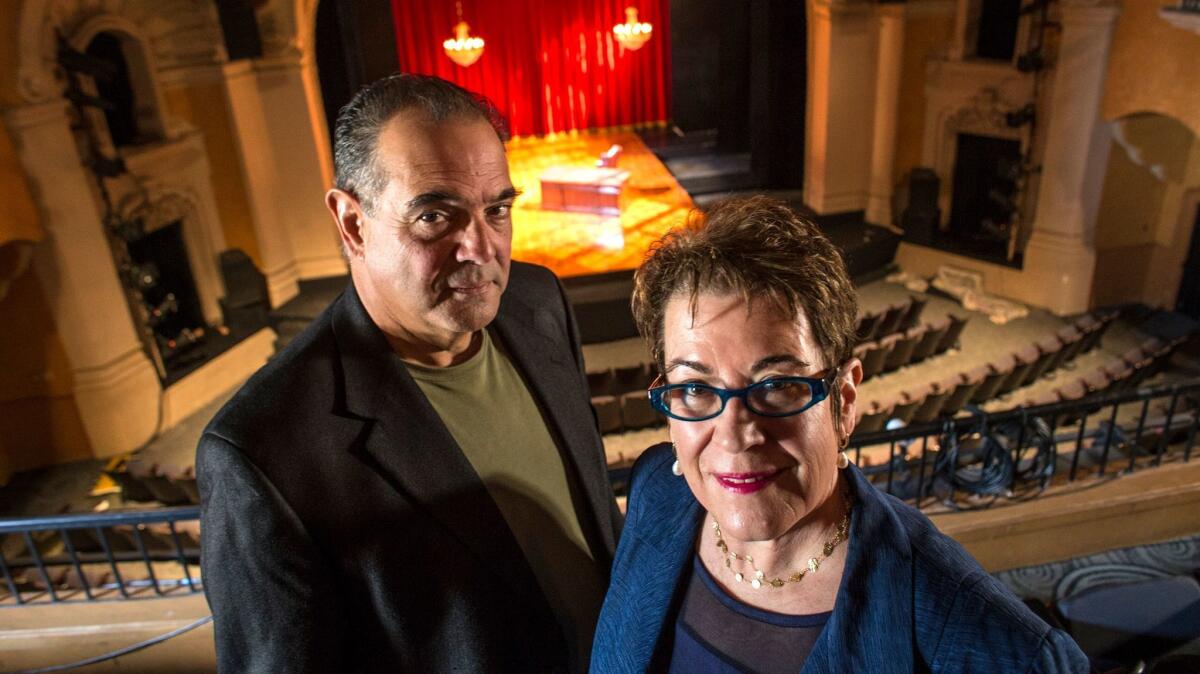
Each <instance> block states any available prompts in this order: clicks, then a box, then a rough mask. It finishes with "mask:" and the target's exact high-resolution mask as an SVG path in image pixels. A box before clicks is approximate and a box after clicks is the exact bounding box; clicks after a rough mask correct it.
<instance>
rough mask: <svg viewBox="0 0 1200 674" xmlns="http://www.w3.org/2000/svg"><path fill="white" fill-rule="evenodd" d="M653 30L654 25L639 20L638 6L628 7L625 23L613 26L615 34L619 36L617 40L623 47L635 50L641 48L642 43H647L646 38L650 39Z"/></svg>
mask: <svg viewBox="0 0 1200 674" xmlns="http://www.w3.org/2000/svg"><path fill="white" fill-rule="evenodd" d="M653 30H654V26H651V25H650V24H648V23H639V22H638V11H637V8H636V7H626V8H625V23H619V24H617V25H615V26H613V35H615V36H616V37H617V42H620V43H621V46H622V47H625V48H626V49H629V50H634V49H641V48H642V45H644V44H646V40H649V39H650V33H651V32H652V31H653Z"/></svg>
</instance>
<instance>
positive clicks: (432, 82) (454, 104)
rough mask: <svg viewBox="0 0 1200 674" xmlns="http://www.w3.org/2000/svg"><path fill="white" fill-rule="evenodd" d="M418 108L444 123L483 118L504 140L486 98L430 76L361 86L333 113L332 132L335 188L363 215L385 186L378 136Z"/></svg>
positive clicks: (408, 75)
mask: <svg viewBox="0 0 1200 674" xmlns="http://www.w3.org/2000/svg"><path fill="white" fill-rule="evenodd" d="M408 109H416V110H419V111H421V112H423V113H425V114H426V115H428V116H429V117H430V119H433V120H434V121H438V122H440V121H443V120H446V119H450V118H454V117H466V118H468V119H470V118H473V117H478V118H480V119H483V120H486V121H487V122H488V123H489V124H491V125H492V128H493V129H495V130H496V136H497V137H499V138H500V141H501V142H503V141H506V140H508V129H507V125H506V124H505V121H504V118H503V116H502V115H501V114H500V111H499V110H497V109H496V106H494V105H492V104H491V102H489V101H488V100H487V99H486V98H484V97H483V96H480V95H479V94H475V93H472V92H470V91H467V90H466V89H463V88H462V87H460V86H458V85H457V84H454V83H452V82H447V81H446V80H443V79H441V78H439V77H433V76H432V75H414V74H411V73H397V74H395V75H389V76H387V77H384V78H383V79H380V80H376V81H374V82H372V83H371V84H368V85H367V86H365V87H363V88H362V89H360V90H359V91H358V93H356V94H355V95H354V98H352V99H350V102H349V103H347V104H346V105H345V107H343V108H342V109H341V111H340V112H338V118H337V125H336V126H335V128H334V133H333V166H334V184H335V186H336V187H337V188H338V189H340V190H343V191H345V192H348V193H350V194H352V195H354V198H355V199H358V202H359V203H360V204H362V206H363V209H365V210H366V211H367V212H368V213H372V212H374V206H375V204H374V200H375V197H377V196H379V193H380V191H382V190H383V188H384V185H385V184H386V182H387V176H386V175H383V174H382V173H381V172H380V171H378V170H377V168H376V166H375V151H376V148H378V146H379V133H380V132H381V131H382V130H383V126H384V125H385V124H387V122H388V121H390V120H391V119H392V118H393V117H395V116H396V115H397V114H399V113H401V112H403V111H405V110H408Z"/></svg>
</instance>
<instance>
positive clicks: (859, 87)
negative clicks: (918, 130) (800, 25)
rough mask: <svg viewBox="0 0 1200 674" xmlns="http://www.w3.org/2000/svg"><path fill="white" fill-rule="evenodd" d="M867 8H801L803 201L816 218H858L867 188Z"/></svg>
mask: <svg viewBox="0 0 1200 674" xmlns="http://www.w3.org/2000/svg"><path fill="white" fill-rule="evenodd" d="M872 6H873V5H872V3H870V2H864V1H863V0H809V2H808V115H807V125H806V132H805V145H806V148H805V158H804V201H805V203H807V204H808V205H809V206H811V207H812V208H813V209H814V210H815V211H816V212H817V213H841V212H846V211H858V210H863V209H865V208H866V206H867V191H868V185H869V182H870V167H871V137H870V136H869V135H868V134H865V133H863V131H862V130H863V129H865V128H870V126H871V124H872V121H873V118H874V115H873V113H872V108H873V99H874V96H875V87H874V86H873V84H872V83H873V82H874V81H875V65H876V63H875V31H873V30H872V26H871V16H872Z"/></svg>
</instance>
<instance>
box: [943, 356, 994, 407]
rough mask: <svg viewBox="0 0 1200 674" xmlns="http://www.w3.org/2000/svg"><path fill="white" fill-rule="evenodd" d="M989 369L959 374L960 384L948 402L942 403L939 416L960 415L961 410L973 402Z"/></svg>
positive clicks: (947, 399)
mask: <svg viewBox="0 0 1200 674" xmlns="http://www.w3.org/2000/svg"><path fill="white" fill-rule="evenodd" d="M987 372H988V370H987V368H985V367H984V368H976V369H975V370H972V371H971V372H968V373H961V372H960V373H959V374H958V375H956V376H957V378H958V384H957V386H955V388H954V390H953V391H952V392H951V393H950V395H948V396H946V401H945V402H944V403H942V409H941V410H940V411H939V414H940V415H941V416H943V417H952V416H954V415H956V414H958V412H959V410H961V409H962V408H963V406H965V405H966V404H967V402H968V401H969V400H971V396H972V395H973V394H974V393H975V389H977V388H979V384H980V383H981V382H982V381H983V378H984V377H985V376H987Z"/></svg>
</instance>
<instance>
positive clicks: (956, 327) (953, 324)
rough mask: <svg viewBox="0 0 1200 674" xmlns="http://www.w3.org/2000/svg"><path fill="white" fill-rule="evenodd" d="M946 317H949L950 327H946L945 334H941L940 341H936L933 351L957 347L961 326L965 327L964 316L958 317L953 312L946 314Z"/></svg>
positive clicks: (941, 351)
mask: <svg viewBox="0 0 1200 674" xmlns="http://www.w3.org/2000/svg"><path fill="white" fill-rule="evenodd" d="M946 318H949V319H950V327H949V328H947V329H946V334H944V335H942V341H941V342H940V343H938V345H937V348H936V349H934V353H943V352H945V351H948V350H950V349H957V348H958V339H959V337H960V336H961V335H962V331H963V328H965V327H967V319H966V318H960V317H959V316H956V315H954V314H946Z"/></svg>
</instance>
